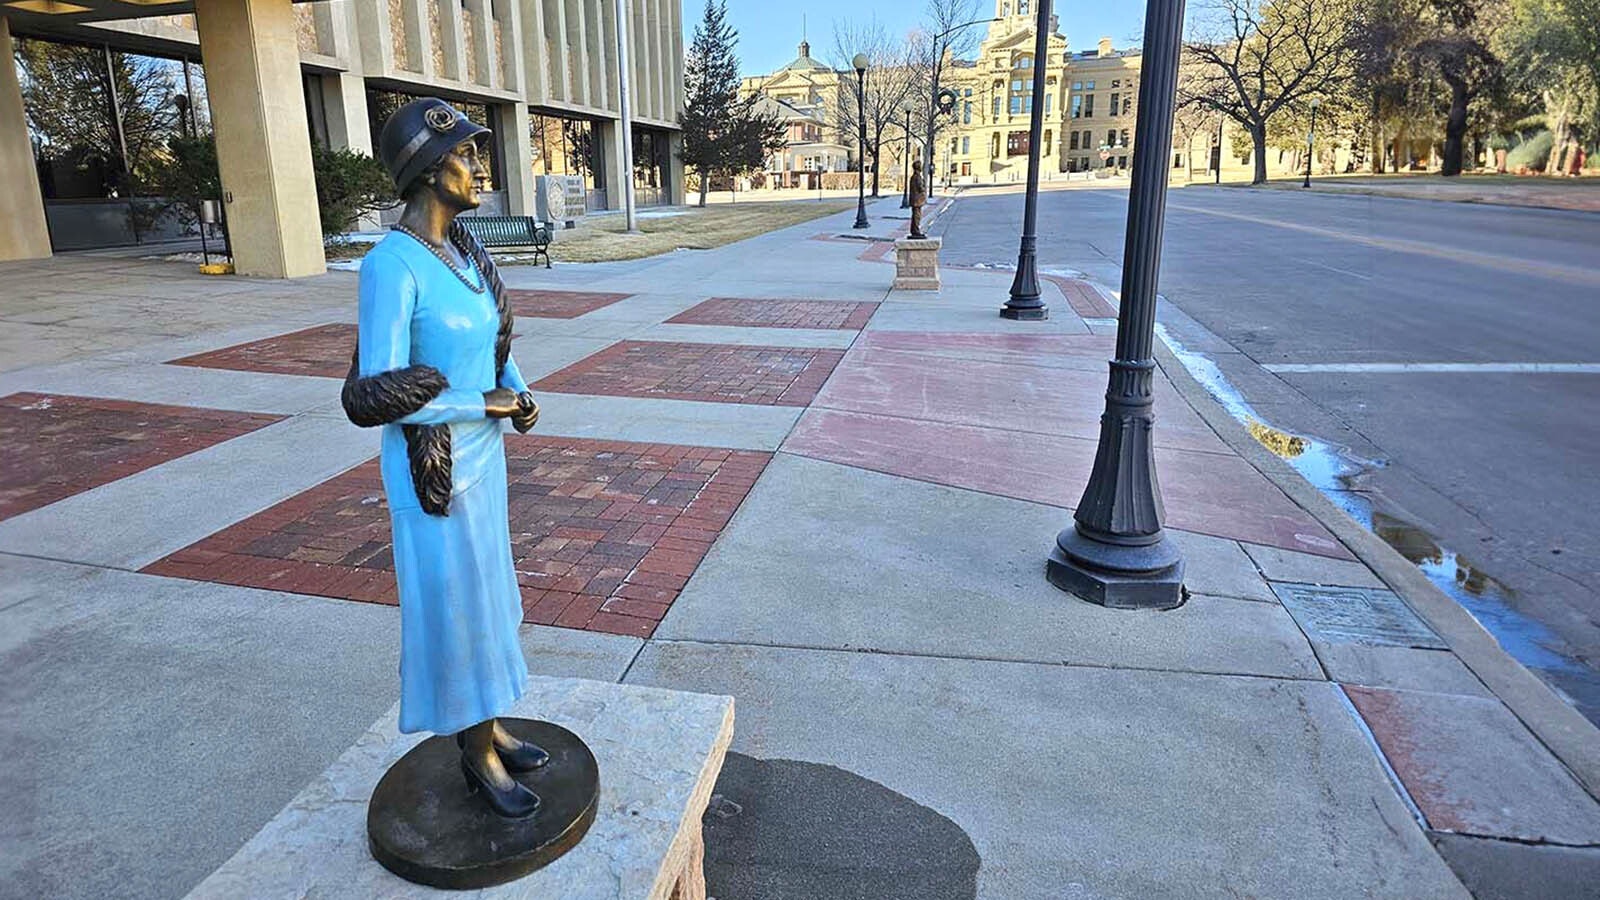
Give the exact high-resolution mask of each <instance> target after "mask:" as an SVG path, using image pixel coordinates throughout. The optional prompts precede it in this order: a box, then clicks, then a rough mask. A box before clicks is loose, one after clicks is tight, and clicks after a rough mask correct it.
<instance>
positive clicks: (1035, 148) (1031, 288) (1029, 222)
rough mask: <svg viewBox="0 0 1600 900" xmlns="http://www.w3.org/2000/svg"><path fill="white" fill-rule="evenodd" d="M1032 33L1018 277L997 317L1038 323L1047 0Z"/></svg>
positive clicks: (1041, 315)
mask: <svg viewBox="0 0 1600 900" xmlns="http://www.w3.org/2000/svg"><path fill="white" fill-rule="evenodd" d="M1033 28H1034V34H1033V94H1032V100H1031V101H1030V102H1031V104H1032V108H1031V109H1030V110H1029V112H1030V113H1031V115H1030V116H1029V120H1028V193H1027V197H1026V199H1025V200H1024V202H1023V206H1022V241H1021V245H1020V246H1019V247H1018V248H1017V275H1016V277H1015V278H1013V279H1012V280H1011V298H1010V299H1009V300H1007V301H1006V305H1005V306H1002V307H1001V308H1000V317H1001V318H1003V319H1016V320H1019V321H1031V322H1037V321H1039V320H1041V319H1046V318H1049V316H1050V307H1048V306H1046V305H1045V304H1044V301H1043V300H1040V299H1039V274H1038V254H1037V252H1036V251H1037V246H1038V243H1039V235H1038V223H1039V140H1040V136H1041V134H1042V133H1043V132H1044V62H1045V60H1047V59H1049V58H1050V0H1039V14H1038V18H1037V19H1036V20H1035V21H1034V25H1033Z"/></svg>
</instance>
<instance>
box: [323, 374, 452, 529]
mask: <svg viewBox="0 0 1600 900" xmlns="http://www.w3.org/2000/svg"><path fill="white" fill-rule="evenodd" d="M357 360H358V358H357V356H355V355H352V356H351V358H350V373H349V374H348V375H346V376H345V379H344V390H342V391H340V393H339V399H340V401H341V402H342V403H343V404H344V414H345V415H346V416H349V417H350V421H351V422H354V423H355V424H357V425H359V426H361V427H362V428H371V427H373V426H375V425H387V424H389V423H390V422H393V421H395V420H397V419H402V418H404V417H406V416H409V415H411V414H412V413H414V412H416V411H417V410H419V409H421V408H423V407H424V406H427V405H428V404H429V403H431V402H432V401H433V399H434V398H435V397H437V396H439V395H440V394H441V393H443V392H444V390H445V388H447V387H449V386H450V383H449V382H448V381H446V380H445V377H444V375H443V374H441V373H440V372H439V370H438V369H435V368H433V367H432V366H407V367H406V368H404V369H395V370H393V371H389V372H380V373H378V374H377V375H371V376H368V377H366V378H362V377H361V376H360V371H359V367H358V361H357ZM400 429H401V431H402V432H403V433H404V434H405V437H406V455H407V456H408V457H410V460H411V483H412V485H413V486H414V487H415V488H416V491H417V501H418V502H419V503H421V504H422V509H423V511H424V512H426V513H428V514H429V515H434V516H447V515H449V514H450V489H451V485H452V480H451V473H450V426H449V425H402V426H400Z"/></svg>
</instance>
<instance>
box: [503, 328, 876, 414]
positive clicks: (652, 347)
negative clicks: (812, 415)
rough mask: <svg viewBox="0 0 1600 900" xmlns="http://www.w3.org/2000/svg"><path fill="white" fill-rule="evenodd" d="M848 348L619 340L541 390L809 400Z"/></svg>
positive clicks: (772, 402)
mask: <svg viewBox="0 0 1600 900" xmlns="http://www.w3.org/2000/svg"><path fill="white" fill-rule="evenodd" d="M843 358H844V351H842V350H819V349H812V348H805V347H743V346H737V345H732V344H694V343H679V342H673V341H619V342H617V343H615V344H612V345H611V346H609V347H607V348H606V349H604V350H601V351H600V352H598V353H593V354H590V355H589V356H587V357H585V358H584V359H582V360H579V361H578V362H576V363H573V364H572V365H570V366H568V367H566V368H565V369H562V370H560V371H558V372H556V373H554V374H552V375H549V376H547V377H545V378H543V379H541V380H540V381H539V382H538V383H537V384H535V385H534V386H533V387H534V389H535V390H544V391H554V392H557V393H563V394H599V395H605V396H616V397H657V398H663V399H669V400H706V401H710V402H714V403H753V404H761V405H766V406H806V405H809V404H810V403H811V401H812V400H813V399H814V398H815V397H816V396H817V392H818V391H819V390H821V389H822V385H823V383H824V382H826V381H827V380H828V376H829V375H830V374H831V373H832V372H833V367H834V366H836V365H838V363H839V360H841V359H843Z"/></svg>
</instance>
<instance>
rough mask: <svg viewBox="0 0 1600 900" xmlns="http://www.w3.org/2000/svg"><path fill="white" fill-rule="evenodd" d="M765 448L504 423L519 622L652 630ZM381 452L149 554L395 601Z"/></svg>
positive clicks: (253, 579)
mask: <svg viewBox="0 0 1600 900" xmlns="http://www.w3.org/2000/svg"><path fill="white" fill-rule="evenodd" d="M771 458H772V454H770V453H760V452H755V451H746V450H721V449H715V448H710V447H687V446H678V445H670V444H639V443H629V442H623V441H593V440H583V439H578V438H551V437H535V436H521V435H510V436H508V437H507V438H506V467H507V472H508V478H509V491H508V501H509V508H510V518H511V545H512V557H513V559H514V560H515V564H516V569H517V580H518V583H519V584H520V585H521V587H522V608H523V618H524V620H525V621H528V622H533V623H537V624H540V625H556V626H560V627H565V628H578V629H584V630H588V631H604V632H610V633H613V634H631V635H636V636H639V637H649V636H650V634H651V633H652V632H654V630H655V627H656V625H657V624H659V623H660V622H661V619H662V617H663V616H665V615H666V612H667V610H668V609H669V608H670V607H671V606H672V603H673V601H674V600H676V599H677V596H678V593H679V591H680V590H682V588H683V586H684V585H685V584H686V583H687V582H688V580H689V576H691V575H693V574H694V571H695V568H696V567H697V566H698V565H699V564H700V560H701V559H702V558H703V557H704V556H705V554H706V551H707V550H709V549H710V547H711V543H712V542H713V541H715V540H716V539H717V536H718V535H719V534H721V532H722V529H723V527H724V526H726V525H727V524H728V520H729V519H731V518H732V517H733V514H734V511H735V510H737V509H738V508H739V504H740V503H741V502H743V500H744V497H745V495H746V494H747V493H749V491H750V488H751V487H752V486H754V485H755V482H756V478H758V477H759V476H760V475H761V472H762V470H763V469H765V468H766V465H767V462H768V460H770V459H771ZM391 554H392V549H391V544H390V534H389V512H388V507H387V505H386V503H385V501H384V496H383V483H382V480H381V476H380V474H379V470H378V463H377V461H376V460H373V461H370V462H367V463H364V464H362V465H360V466H358V467H356V468H355V469H352V470H350V471H348V472H346V473H344V474H342V475H339V476H337V477H335V478H332V479H330V480H328V481H325V482H323V483H322V484H320V485H318V486H316V487H314V488H312V489H310V490H308V491H305V492H304V493H301V494H299V495H297V496H295V497H292V498H290V499H288V500H286V501H284V502H282V503H280V504H278V505H277V506H274V507H272V508H270V509H267V510H265V511H264V512H261V513H259V514H257V515H255V516H252V517H251V518H249V519H246V520H244V521H243V522H240V523H238V524H236V525H233V526H231V527H229V528H227V529H224V530H223V531H220V532H218V533H216V534H214V535H212V536H210V537H208V538H206V539H204V540H202V541H200V542H198V543H196V544H193V545H191V546H189V547H186V548H184V549H183V550H179V551H178V552H176V553H174V554H172V555H170V556H168V557H166V558H165V559H162V560H159V561H157V562H155V563H152V564H151V565H149V566H148V567H146V568H145V570H144V571H146V572H148V573H151V574H157V575H168V576H174V577H179V578H191V579H195V580H198V581H211V582H220V583H223V584H237V585H243V586H247V587H259V588H268V589H272V590H279V591H291V592H295V593H303V594H314V595H318V596H324V597H337V598H342V599H347V600H362V601H368V602H374V603H389V604H394V603H397V602H398V597H397V594H396V589H395V580H394V560H393V557H392V555H391Z"/></svg>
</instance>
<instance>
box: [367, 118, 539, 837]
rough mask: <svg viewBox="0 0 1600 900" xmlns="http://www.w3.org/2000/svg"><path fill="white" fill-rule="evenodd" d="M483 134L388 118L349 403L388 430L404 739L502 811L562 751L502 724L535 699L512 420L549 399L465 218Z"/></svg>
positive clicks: (458, 125) (522, 427)
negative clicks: (401, 206)
mask: <svg viewBox="0 0 1600 900" xmlns="http://www.w3.org/2000/svg"><path fill="white" fill-rule="evenodd" d="M485 133H487V129H485V128H483V127H481V126H479V125H476V124H474V123H472V122H471V121H469V120H468V119H467V118H466V117H465V116H463V115H462V114H461V113H460V112H459V111H457V110H456V109H454V108H453V107H451V106H450V105H449V104H447V103H445V102H444V101H442V100H436V99H431V98H430V99H422V100H416V101H413V102H411V103H408V104H406V105H405V106H403V107H401V108H400V109H399V110H398V111H396V112H395V113H394V115H393V116H391V117H390V118H389V120H388V122H386V123H385V124H384V126H383V131H382V134H381V136H380V138H379V154H380V156H381V157H382V159H383V163H384V165H385V166H387V168H388V170H389V173H390V174H391V175H393V176H394V181H395V186H396V188H397V189H398V191H399V194H400V196H401V198H402V199H403V200H404V202H405V212H404V213H403V214H402V215H401V217H400V221H399V224H397V225H395V226H394V230H393V231H392V232H391V233H390V234H389V235H388V236H387V237H385V238H384V239H383V240H382V241H380V242H379V243H378V244H377V245H376V246H374V247H373V248H372V250H371V251H370V252H368V254H367V255H366V257H365V259H364V260H363V262H362V265H361V279H360V319H359V323H360V324H359V332H358V334H359V336H358V339H357V349H356V354H355V359H354V360H353V361H352V364H351V371H350V375H349V377H348V378H347V379H346V382H345V388H344V393H343V400H344V406H345V410H346V412H347V414H348V415H349V416H350V419H351V421H353V422H355V423H356V424H357V425H363V426H373V425H382V426H383V439H382V452H381V455H380V463H381V467H382V472H383V485H384V493H385V495H386V496H387V498H388V502H389V510H390V521H391V524H392V526H393V538H394V568H395V577H396V579H397V581H398V582H399V593H400V632H401V651H400V687H401V691H400V730H401V731H403V732H419V731H429V732H433V733H435V734H445V735H448V734H454V735H455V738H456V742H457V744H458V745H459V746H460V748H461V760H460V763H461V773H462V776H463V777H464V778H465V780H466V782H467V785H468V788H469V789H470V790H472V791H475V792H479V793H481V794H482V795H483V797H484V799H485V800H487V801H488V803H489V805H490V806H491V807H492V808H493V810H494V811H495V812H496V813H498V814H499V815H500V816H502V817H505V818H510V819H517V818H525V817H528V816H531V815H533V814H534V813H535V812H536V811H537V810H538V809H539V804H540V801H539V797H538V796H537V795H535V794H534V793H533V791H531V790H529V789H528V788H527V787H526V786H525V785H523V784H521V783H519V782H518V781H517V779H515V778H514V777H512V776H513V773H517V772H527V771H532V770H534V769H537V768H539V767H541V766H544V765H545V764H546V763H547V762H548V761H549V758H550V757H549V755H548V754H547V753H546V752H545V751H544V750H543V749H541V748H539V747H537V746H535V745H534V744H531V743H528V742H526V741H523V740H521V739H520V738H518V737H516V736H515V735H513V734H511V733H510V732H509V731H508V730H507V729H506V728H505V727H504V726H502V725H501V724H500V723H499V722H498V721H497V717H499V716H503V715H505V714H506V713H507V712H508V711H509V710H510V709H511V706H512V704H514V703H515V702H516V701H517V699H518V698H519V697H521V696H522V693H523V691H524V689H525V683H526V681H527V677H528V669H527V664H526V662H525V661H524V660H523V657H522V647H521V644H520V643H519V642H518V638H517V628H518V626H519V625H520V624H521V622H522V599H521V594H520V592H519V590H518V587H517V578H516V572H515V570H514V569H513V567H512V558H511V540H510V534H509V526H508V523H507V504H506V459H505V446H504V440H503V439H502V427H501V420H502V419H509V420H510V422H511V424H512V425H513V426H514V427H515V428H516V429H517V430H518V431H522V432H526V431H527V430H528V429H530V428H532V427H533V425H534V423H535V422H536V421H538V418H539V407H538V404H536V403H535V402H534V400H533V395H532V394H531V393H529V391H528V385H527V382H526V381H524V380H523V377H522V373H521V372H519V371H518V370H517V363H516V360H514V359H512V357H511V312H510V309H509V307H508V305H507V300H506V297H505V292H504V287H503V286H502V284H501V281H500V276H499V274H498V272H497V271H496V270H495V265H494V262H493V260H491V259H490V257H489V254H488V253H487V252H486V251H485V250H484V249H483V246H482V245H481V244H479V243H478V241H477V240H475V239H474V238H473V237H472V236H471V234H469V233H468V232H467V230H466V228H465V227H464V226H463V225H462V224H461V223H460V222H459V221H457V219H456V217H457V216H458V215H460V214H461V213H462V212H464V211H466V210H470V209H474V208H476V207H477V206H478V204H479V201H480V197H479V191H480V187H481V183H482V182H483V181H484V180H486V178H487V175H486V171H485V168H484V165H483V162H482V161H481V160H480V158H479V148H478V145H477V143H476V141H477V139H478V138H479V136H480V135H483V134H485Z"/></svg>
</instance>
